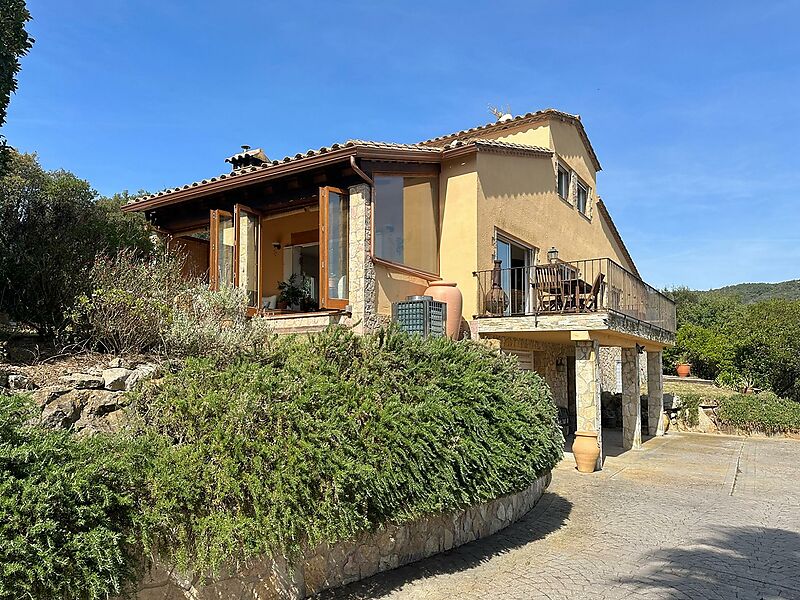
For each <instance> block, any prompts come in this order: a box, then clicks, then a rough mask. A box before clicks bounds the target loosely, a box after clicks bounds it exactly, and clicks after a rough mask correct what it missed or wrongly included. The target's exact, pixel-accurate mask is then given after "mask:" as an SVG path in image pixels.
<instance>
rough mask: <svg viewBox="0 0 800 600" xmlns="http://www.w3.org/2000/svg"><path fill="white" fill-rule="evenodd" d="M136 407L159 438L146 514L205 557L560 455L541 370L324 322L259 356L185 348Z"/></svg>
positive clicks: (422, 504)
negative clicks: (173, 370) (197, 353)
mask: <svg viewBox="0 0 800 600" xmlns="http://www.w3.org/2000/svg"><path fill="white" fill-rule="evenodd" d="M137 404H138V405H139V406H140V407H142V409H143V412H142V416H143V419H144V420H145V422H146V424H147V427H149V428H151V429H152V430H154V431H156V432H158V433H159V434H161V435H163V436H167V437H169V438H170V439H172V440H174V445H171V446H170V447H169V449H168V450H167V451H166V452H164V453H162V454H161V455H159V456H158V457H157V459H156V461H155V464H154V469H153V472H152V474H151V477H150V482H149V485H150V489H151V492H152V503H151V504H149V505H147V507H146V521H147V522H148V523H149V527H150V529H149V531H150V533H151V535H152V541H153V543H154V544H155V546H156V547H158V548H161V549H162V550H164V551H165V552H166V553H167V554H168V556H169V558H170V559H172V560H176V561H177V562H178V564H179V565H181V566H183V567H186V566H189V565H191V566H192V568H194V569H200V570H206V569H208V570H212V571H214V570H217V569H218V568H219V567H221V566H222V565H223V564H224V563H226V562H228V561H232V560H241V559H246V558H248V557H252V556H256V555H259V554H262V553H267V552H282V553H284V554H287V555H289V556H291V555H293V554H294V553H296V552H298V551H299V550H300V548H301V547H302V545H303V544H308V545H314V544H316V543H317V542H319V541H322V540H327V541H329V542H335V541H337V540H340V539H344V538H348V537H351V536H353V535H355V534H357V533H358V532H360V531H363V530H367V529H370V528H373V527H375V526H376V525H378V524H380V523H383V522H386V521H395V522H403V521H408V520H412V519H415V518H417V517H419V516H422V515H425V514H430V513H436V512H440V511H447V510H453V509H456V508H460V507H465V506H469V505H474V504H477V503H480V502H484V501H486V500H489V499H492V498H496V497H498V496H502V495H504V494H508V493H512V492H515V491H518V490H521V489H523V488H525V487H527V486H528V485H530V484H531V483H532V482H533V481H534V480H535V479H536V478H537V477H538V476H540V475H541V474H543V473H545V472H547V471H549V470H550V469H551V468H552V467H553V466H554V465H555V464H556V462H557V461H558V460H559V459H560V458H561V456H562V451H563V438H562V435H561V432H560V430H559V428H558V426H557V422H556V407H555V405H554V403H553V401H552V398H551V396H550V392H549V390H548V388H547V386H546V384H545V383H544V381H543V380H542V379H541V378H540V377H539V376H538V375H536V374H533V373H529V372H524V371H521V370H520V369H519V368H518V366H517V364H516V361H515V359H513V358H509V357H505V356H501V355H498V354H497V353H495V352H492V351H491V350H489V349H488V348H486V347H484V346H481V345H478V344H475V343H471V342H452V341H450V340H447V339H439V340H432V339H429V340H423V339H421V338H419V337H416V336H409V335H406V334H403V333H400V332H397V331H396V330H390V331H389V332H384V333H382V334H380V335H374V336H356V335H353V334H352V333H350V332H348V331H346V330H343V329H331V330H329V331H327V332H325V333H323V334H321V335H318V336H312V337H311V338H310V339H309V340H308V341H303V340H301V339H299V338H293V339H292V338H290V339H284V340H281V341H279V342H277V343H276V345H275V346H274V348H273V351H272V352H271V354H270V356H269V357H267V359H266V360H265V362H263V363H261V364H256V363H247V362H243V363H240V364H237V365H234V366H229V367H226V368H225V369H224V370H219V369H218V368H217V367H216V366H215V365H214V364H213V363H212V362H210V361H208V360H205V361H203V360H193V361H189V363H188V365H187V367H186V368H185V370H183V371H182V372H180V373H178V374H177V375H174V376H171V377H169V378H168V379H167V380H166V381H164V382H163V383H162V384H161V385H160V387H159V388H157V389H153V390H151V391H150V392H147V391H145V392H143V395H142V396H141V397H140V398H139V399H138V402H137Z"/></svg>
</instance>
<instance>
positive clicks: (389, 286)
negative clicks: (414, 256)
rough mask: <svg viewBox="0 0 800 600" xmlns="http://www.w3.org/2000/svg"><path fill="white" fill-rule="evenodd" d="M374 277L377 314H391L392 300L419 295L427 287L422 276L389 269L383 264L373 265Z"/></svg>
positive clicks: (396, 300) (426, 282)
mask: <svg viewBox="0 0 800 600" xmlns="http://www.w3.org/2000/svg"><path fill="white" fill-rule="evenodd" d="M375 279H376V281H377V283H378V286H377V288H378V311H377V313H378V314H379V315H388V316H391V314H392V302H398V301H399V300H405V299H406V297H407V296H419V295H421V294H422V293H423V292H424V291H425V289H426V288H427V287H428V281H427V280H426V279H423V278H422V277H417V276H415V275H409V274H406V273H401V272H399V271H396V270H390V269H387V268H386V267H384V266H383V265H375Z"/></svg>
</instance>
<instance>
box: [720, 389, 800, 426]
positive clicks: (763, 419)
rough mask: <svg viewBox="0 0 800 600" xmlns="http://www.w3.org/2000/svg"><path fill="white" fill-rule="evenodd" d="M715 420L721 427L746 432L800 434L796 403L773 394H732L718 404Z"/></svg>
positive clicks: (797, 404) (799, 409)
mask: <svg viewBox="0 0 800 600" xmlns="http://www.w3.org/2000/svg"><path fill="white" fill-rule="evenodd" d="M717 418H718V419H719V421H720V422H721V423H722V424H723V425H728V426H731V427H735V428H736V429H739V430H742V431H748V432H763V433H786V432H797V431H800V402H794V401H792V400H785V399H782V398H778V397H777V396H776V395H775V394H772V393H769V392H762V393H760V394H749V395H742V394H736V395H733V396H730V397H729V398H724V399H722V400H721V401H720V403H719V408H718V409H717Z"/></svg>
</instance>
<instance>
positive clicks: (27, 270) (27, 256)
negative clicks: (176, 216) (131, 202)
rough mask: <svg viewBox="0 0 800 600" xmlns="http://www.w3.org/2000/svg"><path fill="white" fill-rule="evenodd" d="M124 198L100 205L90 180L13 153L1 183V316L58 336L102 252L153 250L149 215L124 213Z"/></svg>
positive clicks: (86, 284)
mask: <svg viewBox="0 0 800 600" xmlns="http://www.w3.org/2000/svg"><path fill="white" fill-rule="evenodd" d="M122 199H123V198H121V197H115V198H111V199H101V200H99V201H98V200H97V194H96V192H95V191H94V190H92V188H91V187H90V185H89V183H88V182H86V181H84V180H82V179H78V178H77V177H76V176H75V175H73V174H72V173H69V172H67V171H45V170H44V169H42V167H41V166H40V165H39V163H38V162H37V160H36V156H35V155H31V154H17V153H16V152H13V151H12V152H11V161H10V168H9V170H8V172H7V173H6V174H5V175H4V176H3V177H0V311H2V312H6V313H8V314H9V316H10V317H11V318H12V319H14V320H17V321H20V322H22V323H25V324H27V325H30V326H32V327H34V328H35V329H37V330H38V331H39V332H40V333H42V334H46V335H50V334H52V333H53V332H54V331H55V330H57V329H58V328H60V327H61V326H62V325H63V323H64V312H65V310H66V309H68V308H70V307H71V306H72V305H73V303H74V301H75V298H76V297H77V296H78V295H80V294H82V293H86V292H88V290H89V284H90V282H89V272H90V269H91V267H92V265H93V264H94V261H95V258H96V256H97V255H98V254H102V253H107V254H109V255H114V254H116V253H117V251H118V250H119V249H120V248H133V249H134V250H135V251H138V252H141V253H147V252H149V251H150V250H151V248H152V244H151V242H150V239H149V235H148V231H147V228H146V226H145V224H144V222H143V220H142V217H141V215H126V214H123V213H122V212H121V211H119V210H117V207H118V205H119V203H120V202H121V201H122Z"/></svg>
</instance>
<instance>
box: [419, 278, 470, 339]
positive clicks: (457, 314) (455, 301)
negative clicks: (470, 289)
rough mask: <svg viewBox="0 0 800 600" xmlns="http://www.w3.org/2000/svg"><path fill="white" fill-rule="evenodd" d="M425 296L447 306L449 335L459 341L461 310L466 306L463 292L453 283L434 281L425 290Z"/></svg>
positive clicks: (447, 329)
mask: <svg viewBox="0 0 800 600" xmlns="http://www.w3.org/2000/svg"><path fill="white" fill-rule="evenodd" d="M425 295H426V296H431V297H432V298H433V299H434V300H438V301H439V302H444V303H445V304H447V325H446V331H447V335H448V336H449V337H450V338H451V339H454V340H457V339H458V333H459V332H460V331H461V310H462V307H463V305H464V298H463V296H462V295H461V290H460V289H458V288H457V287H456V284H455V283H453V282H452V281H434V282H431V284H430V285H429V286H428V289H426V290H425Z"/></svg>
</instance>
